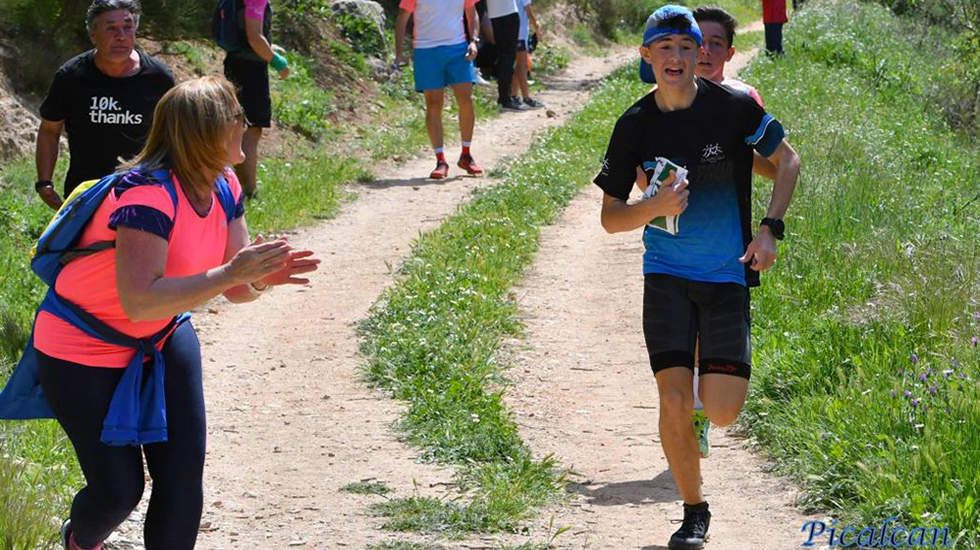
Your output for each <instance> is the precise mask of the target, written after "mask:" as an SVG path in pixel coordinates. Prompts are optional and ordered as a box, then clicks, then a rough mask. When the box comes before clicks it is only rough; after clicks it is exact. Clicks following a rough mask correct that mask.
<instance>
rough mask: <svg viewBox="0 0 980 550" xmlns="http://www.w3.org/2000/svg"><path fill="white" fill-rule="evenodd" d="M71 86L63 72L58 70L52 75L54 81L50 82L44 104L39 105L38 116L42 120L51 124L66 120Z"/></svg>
mask: <svg viewBox="0 0 980 550" xmlns="http://www.w3.org/2000/svg"><path fill="white" fill-rule="evenodd" d="M70 88H71V85H70V84H69V82H68V78H67V76H66V75H65V73H64V71H63V70H59V71H58V72H57V73H55V75H54V80H52V81H51V87H49V88H48V95H47V97H45V98H44V102H43V103H41V108H40V110H39V111H40V115H41V118H43V119H44V120H50V121H52V122H58V121H61V120H65V119H66V118H68V115H69V114H71V107H70V105H71V102H70V101H69V99H70V98H71V96H72V91H71V89H70Z"/></svg>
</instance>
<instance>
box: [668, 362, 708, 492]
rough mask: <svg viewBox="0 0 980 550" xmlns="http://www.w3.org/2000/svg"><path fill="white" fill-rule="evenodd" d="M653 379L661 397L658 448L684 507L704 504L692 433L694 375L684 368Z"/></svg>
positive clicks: (698, 461) (675, 369)
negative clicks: (662, 452)
mask: <svg viewBox="0 0 980 550" xmlns="http://www.w3.org/2000/svg"><path fill="white" fill-rule="evenodd" d="M656 378H657V391H658V393H659V394H660V444H661V445H662V446H663V449H664V454H665V455H667V464H669V465H670V471H671V473H672V474H673V475H674V482H675V483H676V484H677V491H678V492H679V493H680V494H681V498H682V499H683V500H684V503H685V504H698V503H700V502H702V501H704V495H702V494H701V454H700V451H698V442H697V439H695V437H694V430H692V429H691V414H693V412H694V393H693V391H692V386H693V383H694V380H693V373H692V371H691V369H689V368H687V367H671V368H667V369H663V370H661V371H660V372H658V373H657V375H656ZM702 391H703V390H702Z"/></svg>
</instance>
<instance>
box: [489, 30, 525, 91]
mask: <svg viewBox="0 0 980 550" xmlns="http://www.w3.org/2000/svg"><path fill="white" fill-rule="evenodd" d="M490 24H491V25H493V42H494V44H495V45H496V46H497V65H496V69H497V70H496V73H497V101H500V102H502V101H504V100H506V99H509V98H510V81H511V80H512V79H513V78H514V61H515V60H516V59H517V35H518V33H520V30H521V18H520V16H519V15H517V13H516V12H515V13H512V14H510V15H505V16H503V17H495V18H493V19H491V20H490Z"/></svg>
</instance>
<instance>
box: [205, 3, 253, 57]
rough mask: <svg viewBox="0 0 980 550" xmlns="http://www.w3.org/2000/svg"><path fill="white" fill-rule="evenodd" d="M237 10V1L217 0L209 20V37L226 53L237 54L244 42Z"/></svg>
mask: <svg viewBox="0 0 980 550" xmlns="http://www.w3.org/2000/svg"><path fill="white" fill-rule="evenodd" d="M238 8H239V6H238V0H218V5H217V7H216V8H215V10H214V17H212V18H211V37H212V38H214V41H215V42H216V43H217V44H218V46H220V47H221V49H222V50H224V51H226V52H237V51H238V50H240V49H241V48H242V44H243V43H244V42H245V39H244V38H245V37H244V36H243V34H244V33H243V30H244V29H243V28H242V26H241V25H240V17H239V15H238Z"/></svg>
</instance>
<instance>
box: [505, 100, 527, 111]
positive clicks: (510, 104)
mask: <svg viewBox="0 0 980 550" xmlns="http://www.w3.org/2000/svg"><path fill="white" fill-rule="evenodd" d="M500 110H501V111H526V110H527V107H525V106H524V104H523V103H521V102H520V101H514V98H511V97H508V98H507V99H505V100H503V101H501V102H500Z"/></svg>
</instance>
